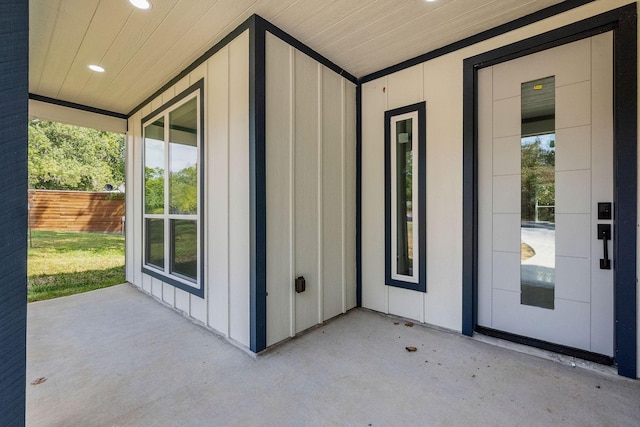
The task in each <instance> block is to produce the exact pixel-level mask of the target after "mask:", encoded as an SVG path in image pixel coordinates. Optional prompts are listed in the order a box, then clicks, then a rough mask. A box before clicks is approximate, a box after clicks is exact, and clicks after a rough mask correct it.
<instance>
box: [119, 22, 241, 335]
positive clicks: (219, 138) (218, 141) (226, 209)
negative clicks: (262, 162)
mask: <svg viewBox="0 0 640 427" xmlns="http://www.w3.org/2000/svg"><path fill="white" fill-rule="evenodd" d="M200 79H204V81H205V92H204V98H205V111H204V114H205V125H204V132H205V134H204V144H205V147H204V151H205V158H204V162H205V172H204V176H203V177H202V179H203V180H204V184H205V185H204V191H205V193H204V197H203V199H202V201H201V203H203V204H202V206H203V208H204V224H203V227H204V236H205V242H204V254H205V257H204V258H203V262H204V277H203V278H202V281H203V283H204V286H205V297H204V299H203V298H200V297H198V296H195V295H192V294H189V293H188V292H185V291H183V290H181V289H178V288H175V287H174V286H172V285H170V284H168V283H164V282H162V281H161V280H159V279H156V278H153V277H151V276H148V275H146V274H143V273H142V270H141V268H142V262H143V260H142V209H143V198H142V197H140V195H142V194H143V192H142V190H143V189H142V175H143V174H142V167H143V162H142V155H143V145H144V143H143V139H142V123H141V120H142V118H143V117H145V116H146V115H148V114H150V113H151V112H152V111H154V110H156V109H157V108H160V107H161V106H163V105H164V104H165V103H167V102H168V101H170V100H171V99H172V98H173V97H175V96H176V95H178V94H179V93H181V92H182V91H183V90H185V89H187V88H188V87H189V86H190V85H192V84H194V83H196V82H197V81H199V80H200ZM248 170H249V34H248V31H245V32H244V33H242V34H241V35H239V36H238V37H237V38H236V39H234V40H233V41H231V42H230V43H229V44H228V45H226V46H225V47H223V48H222V49H220V50H219V51H218V52H217V53H216V54H215V55H213V56H212V57H211V58H209V59H208V60H207V61H206V62H204V63H203V64H202V65H200V66H199V67H198V68H196V69H194V70H193V71H192V72H191V73H189V75H187V76H185V77H184V78H183V79H181V80H180V81H178V82H177V83H176V84H175V85H173V86H172V87H170V88H169V89H167V90H166V91H165V92H164V93H163V94H162V95H160V96H158V97H157V98H156V99H154V100H152V101H151V102H150V103H149V104H148V105H146V106H145V107H143V108H142V109H141V110H140V111H139V112H137V113H136V114H135V115H133V116H132V117H131V118H130V119H129V132H128V134H127V176H128V178H129V182H130V184H129V185H132V187H133V191H128V192H127V230H126V233H127V253H126V256H127V280H128V281H129V282H131V283H133V284H134V285H135V286H137V287H139V288H141V289H142V290H143V291H144V292H146V293H149V294H151V295H153V296H154V297H156V298H158V299H159V300H162V301H163V302H164V303H166V304H168V305H170V306H171V307H173V308H175V309H177V310H179V311H182V312H184V313H185V314H186V315H187V316H189V317H190V318H192V319H194V320H196V321H198V322H200V323H202V324H204V325H206V326H207V327H209V328H212V329H214V330H216V331H218V332H219V333H221V334H222V335H224V336H226V337H228V338H229V339H231V340H233V341H235V342H237V343H239V344H241V345H243V346H246V347H248V346H249V256H250V253H249V217H250V212H249V173H248ZM230 236H233V238H230Z"/></svg>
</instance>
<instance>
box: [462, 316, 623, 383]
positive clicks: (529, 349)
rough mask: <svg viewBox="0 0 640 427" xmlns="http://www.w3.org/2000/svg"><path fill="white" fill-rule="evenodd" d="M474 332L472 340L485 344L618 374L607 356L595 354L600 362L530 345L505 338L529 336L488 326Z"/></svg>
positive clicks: (613, 374) (591, 369) (574, 365)
mask: <svg viewBox="0 0 640 427" xmlns="http://www.w3.org/2000/svg"><path fill="white" fill-rule="evenodd" d="M474 332H475V333H474V334H473V337H472V338H473V339H474V340H477V341H480V342H484V343H486V344H490V345H494V346H497V347H501V348H505V349H508V350H512V351H516V352H518V353H522V354H528V355H530V356H535V357H540V358H542V359H546V360H551V361H554V362H557V363H560V364H562V365H565V366H571V367H574V368H576V367H580V368H583V369H587V370H590V371H594V372H599V373H601V374H605V375H611V376H614V377H617V376H618V369H617V367H616V365H615V362H614V361H613V359H612V358H610V357H608V356H603V355H597V356H599V357H600V358H602V359H607V360H606V363H600V362H598V361H594V360H589V359H586V358H583V357H580V356H579V355H577V354H567V352H565V351H563V352H558V351H553V350H551V349H547V348H540V347H536V346H532V345H529V344H525V343H523V342H520V341H516V340H511V339H509V338H507V336H514V337H518V338H524V339H529V338H525V337H520V336H518V335H512V334H508V333H506V332H502V331H496V330H493V329H489V328H483V327H478V328H477V329H476V330H475V331H474ZM502 334H504V335H505V336H497V335H502ZM536 341H537V340H536ZM542 342H544V341H542ZM552 345H554V346H557V345H555V344H552ZM557 347H562V346H557ZM562 348H563V349H568V348H567V347H562ZM580 352H582V353H589V352H584V351H580ZM589 354H592V355H593V354H595V353H589Z"/></svg>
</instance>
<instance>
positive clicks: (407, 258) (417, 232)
mask: <svg viewBox="0 0 640 427" xmlns="http://www.w3.org/2000/svg"><path fill="white" fill-rule="evenodd" d="M425 121H426V105H425V103H424V102H422V103H419V104H415V105H410V106H407V107H402V108H398V109H395V110H391V111H387V112H385V245H386V249H385V255H386V265H385V275H386V284H387V285H389V286H398V287H401V288H406V289H413V290H417V291H422V292H426V253H425V250H426V229H425V222H426V221H425V217H426V202H425V180H426V168H425V149H426V136H425Z"/></svg>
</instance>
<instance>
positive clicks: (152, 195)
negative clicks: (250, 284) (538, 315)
mask: <svg viewBox="0 0 640 427" xmlns="http://www.w3.org/2000/svg"><path fill="white" fill-rule="evenodd" d="M203 89H204V84H203V81H202V80H201V81H200V82H198V83H196V84H195V85H193V86H192V87H191V88H189V89H187V90H186V91H185V92H183V93H182V94H180V95H178V96H177V97H176V98H175V99H174V100H172V101H170V102H169V103H168V104H167V105H166V106H163V107H161V108H160V109H159V110H157V111H155V112H153V113H152V114H151V115H149V116H148V117H146V118H145V119H143V129H144V214H143V215H144V222H143V225H144V230H143V238H144V245H143V250H144V265H143V272H144V273H146V274H149V275H151V276H154V277H156V278H159V279H160V280H162V281H164V282H166V283H169V284H171V285H174V286H176V287H179V288H181V289H184V290H186V291H188V292H191V293H193V294H196V295H199V296H203V295H204V288H203V286H202V265H203V262H202V239H201V235H202V219H201V216H202V207H201V198H202V194H201V189H202V185H201V183H202V159H203V155H202V154H203V142H202V140H203V136H202V135H203V129H202V123H203V119H202V118H203V111H202V110H203V105H204V103H203V100H202V96H203V95H202V92H203Z"/></svg>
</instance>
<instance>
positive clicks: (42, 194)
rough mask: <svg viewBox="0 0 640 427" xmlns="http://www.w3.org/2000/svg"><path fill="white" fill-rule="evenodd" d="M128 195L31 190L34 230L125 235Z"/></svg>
mask: <svg viewBox="0 0 640 427" xmlns="http://www.w3.org/2000/svg"><path fill="white" fill-rule="evenodd" d="M123 217H124V195H123V194H118V193H108V192H90V191H56V190H29V226H30V228H31V229H33V230H54V231H95V232H103V233H104V232H109V233H117V232H123V226H124V224H123Z"/></svg>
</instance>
